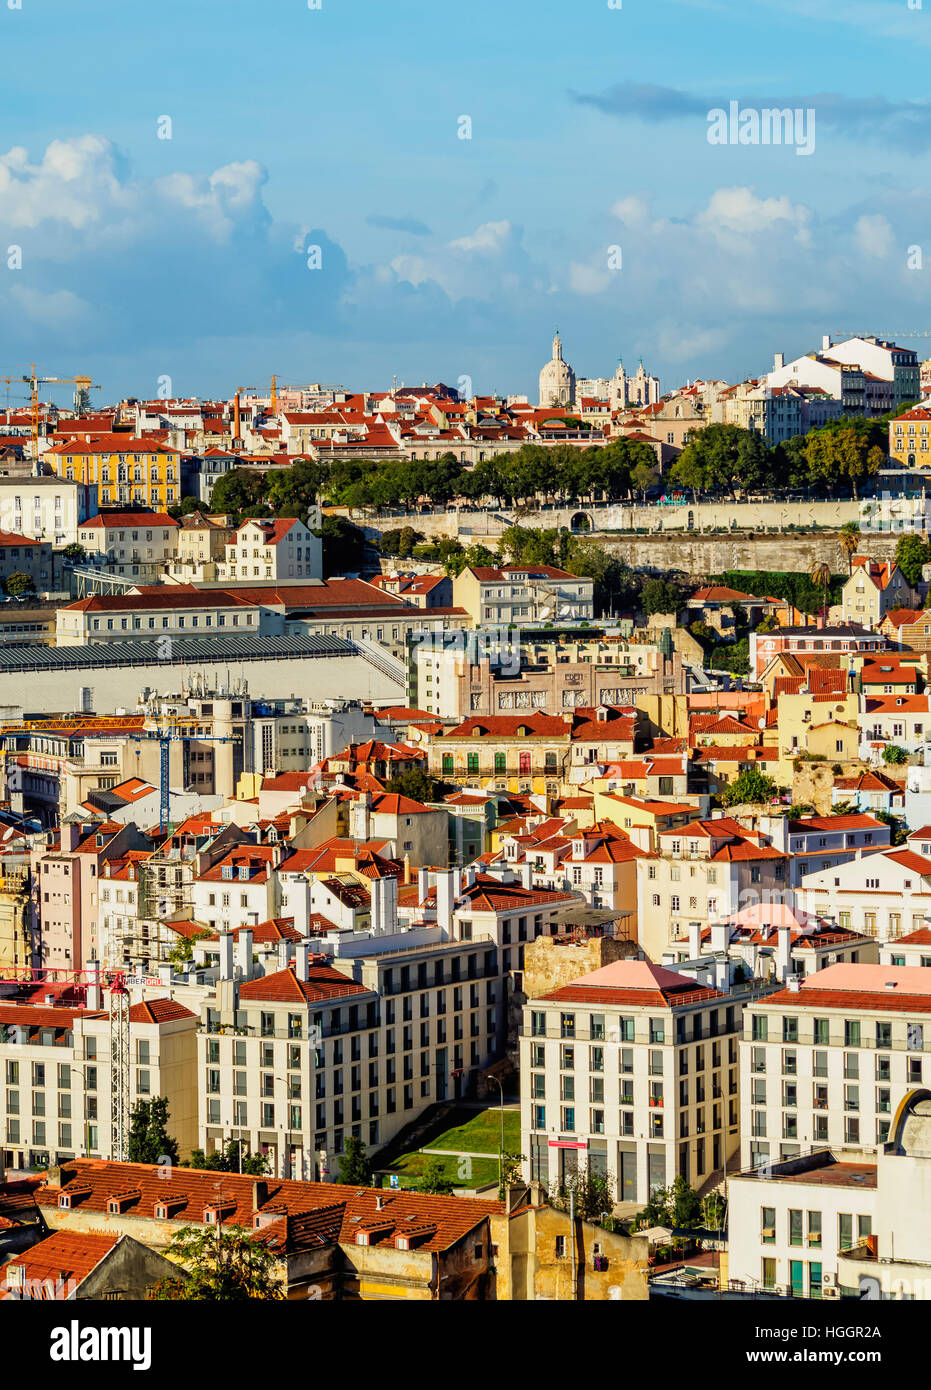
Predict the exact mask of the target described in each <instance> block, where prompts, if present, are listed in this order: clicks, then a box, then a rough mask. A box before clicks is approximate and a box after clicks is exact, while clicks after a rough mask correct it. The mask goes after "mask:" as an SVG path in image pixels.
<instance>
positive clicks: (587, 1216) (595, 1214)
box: [550, 1168, 614, 1221]
mask: <svg viewBox="0 0 931 1390" xmlns="http://www.w3.org/2000/svg"><path fill="white" fill-rule="evenodd" d="M613 1193H614V1177H613V1175H612V1174H610V1173H595V1172H592V1170H591V1168H579V1169H578V1171H577V1172H575V1173H570V1174H569V1175H568V1177H566V1179H565V1180H564V1181H563V1182H561V1183H560V1184H559V1185H558V1186H557V1187H556V1189H555V1191H554V1192H553V1193H551V1195H550V1206H552V1207H555V1208H556V1210H557V1211H568V1210H569V1202H570V1197H571V1196H574V1197H575V1214H576V1216H577V1217H578V1218H579V1219H580V1220H581V1221H598V1220H600V1219H601V1217H602V1216H604V1215H606V1214H607V1215H610V1214H611V1212H612V1211H613V1210H614V1196H613Z"/></svg>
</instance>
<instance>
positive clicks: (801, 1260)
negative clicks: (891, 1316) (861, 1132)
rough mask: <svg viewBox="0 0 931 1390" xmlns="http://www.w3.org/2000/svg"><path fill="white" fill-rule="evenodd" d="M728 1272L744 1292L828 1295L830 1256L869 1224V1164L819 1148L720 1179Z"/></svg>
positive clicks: (832, 1269) (833, 1286) (872, 1215)
mask: <svg viewBox="0 0 931 1390" xmlns="http://www.w3.org/2000/svg"><path fill="white" fill-rule="evenodd" d="M727 1201H728V1222H727V1229H728V1278H729V1280H730V1281H731V1283H732V1284H733V1283H735V1282H739V1283H741V1284H743V1286H744V1287H745V1288H746V1289H747V1290H748V1291H754V1292H756V1291H759V1292H764V1293H773V1294H782V1295H783V1296H789V1297H794V1298H815V1299H817V1298H835V1297H837V1295H838V1287H837V1267H838V1255H839V1253H840V1251H842V1250H850V1249H851V1248H852V1247H853V1246H855V1245H857V1244H859V1243H860V1242H865V1241H866V1240H868V1239H869V1238H870V1237H871V1235H872V1233H873V1230H874V1228H875V1221H876V1208H877V1192H876V1165H875V1163H873V1162H872V1161H864V1156H863V1154H862V1153H854V1154H852V1155H847V1154H844V1153H843V1152H842V1151H839V1150H838V1151H832V1150H830V1149H822V1150H820V1151H818V1152H816V1153H813V1154H809V1155H806V1156H805V1157H802V1158H794V1159H786V1160H783V1161H782V1162H779V1163H770V1164H767V1165H765V1166H764V1167H762V1168H757V1169H750V1170H748V1171H747V1172H744V1173H738V1174H735V1175H734V1176H733V1177H731V1178H729V1179H728V1183H727Z"/></svg>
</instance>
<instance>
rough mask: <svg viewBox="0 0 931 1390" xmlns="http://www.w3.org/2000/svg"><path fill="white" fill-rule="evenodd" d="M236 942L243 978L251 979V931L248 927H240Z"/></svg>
mask: <svg viewBox="0 0 931 1390" xmlns="http://www.w3.org/2000/svg"><path fill="white" fill-rule="evenodd" d="M236 944H237V945H238V947H239V964H240V966H241V968H242V977H243V979H244V980H251V979H252V931H251V929H250V928H249V927H240V929H239V932H238V934H237V942H236Z"/></svg>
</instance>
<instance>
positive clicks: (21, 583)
mask: <svg viewBox="0 0 931 1390" xmlns="http://www.w3.org/2000/svg"><path fill="white" fill-rule="evenodd" d="M3 587H4V588H5V589H6V591H7V593H8V594H10V595H11V597H13V598H19V597H20V596H21V595H22V594H34V593H35V591H36V586H35V581H34V580H33V578H32V577H31V575H28V574H23V572H22V570H15V571H14V572H13V574H8V575H7V577H6V580H5V581H4V585H3Z"/></svg>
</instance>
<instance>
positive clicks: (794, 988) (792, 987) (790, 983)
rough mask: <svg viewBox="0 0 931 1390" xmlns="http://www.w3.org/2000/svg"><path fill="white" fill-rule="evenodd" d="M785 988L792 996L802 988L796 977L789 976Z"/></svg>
mask: <svg viewBox="0 0 931 1390" xmlns="http://www.w3.org/2000/svg"><path fill="white" fill-rule="evenodd" d="M786 988H787V989H788V990H789V991H790V993H792V994H798V993H799V991H800V990H801V988H802V981H801V979H800V978H799V976H798V975H790V976H789V977H788V979H787V980H786Z"/></svg>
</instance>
